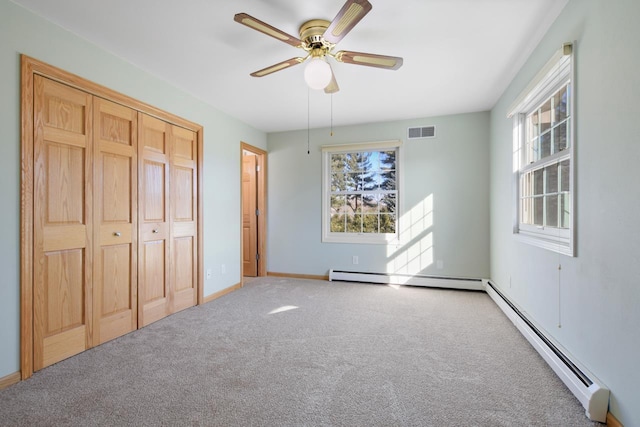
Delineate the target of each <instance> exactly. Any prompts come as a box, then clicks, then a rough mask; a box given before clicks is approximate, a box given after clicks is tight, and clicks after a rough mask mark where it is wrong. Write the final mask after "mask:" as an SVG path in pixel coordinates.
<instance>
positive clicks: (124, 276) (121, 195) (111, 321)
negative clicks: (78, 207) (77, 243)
mask: <svg viewBox="0 0 640 427" xmlns="http://www.w3.org/2000/svg"><path fill="white" fill-rule="evenodd" d="M93 117H94V119H93V128H94V132H93V134H94V173H95V177H94V188H95V190H94V206H95V209H94V222H93V223H94V238H93V241H94V263H93V270H94V274H93V314H94V323H93V340H94V345H97V344H102V343H103V342H105V341H109V340H111V339H113V338H116V337H119V336H121V335H124V334H126V333H128V332H131V331H134V330H136V329H137V327H138V318H137V315H138V301H137V299H138V298H137V289H138V286H137V277H138V274H137V273H138V271H137V253H136V250H137V249H136V248H137V245H136V243H137V239H138V236H137V223H138V218H137V216H138V198H137V182H138V179H137V173H138V164H137V158H138V156H137V148H138V147H137V139H138V129H137V112H136V111H135V110H132V109H131V108H127V107H124V106H122V105H118V104H115V103H113V102H110V101H106V100H104V99H101V98H97V97H95V98H94V103H93Z"/></svg>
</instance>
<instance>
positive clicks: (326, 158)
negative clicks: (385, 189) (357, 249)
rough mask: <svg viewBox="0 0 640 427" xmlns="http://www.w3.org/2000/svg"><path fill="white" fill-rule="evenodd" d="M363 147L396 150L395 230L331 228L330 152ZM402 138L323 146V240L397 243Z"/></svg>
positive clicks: (335, 152) (373, 149)
mask: <svg viewBox="0 0 640 427" xmlns="http://www.w3.org/2000/svg"><path fill="white" fill-rule="evenodd" d="M365 151H396V189H395V191H396V221H395V228H396V231H395V233H351V232H332V231H331V213H330V212H331V193H332V191H331V161H330V158H331V155H332V154H337V153H355V152H365ZM403 163H404V162H403V150H402V141H400V140H392V141H377V142H361V143H351V144H338V145H325V146H322V242H323V243H353V244H381V245H396V244H398V242H399V240H400V239H399V236H400V218H401V216H402V196H401V194H402V181H403V180H402V173H403Z"/></svg>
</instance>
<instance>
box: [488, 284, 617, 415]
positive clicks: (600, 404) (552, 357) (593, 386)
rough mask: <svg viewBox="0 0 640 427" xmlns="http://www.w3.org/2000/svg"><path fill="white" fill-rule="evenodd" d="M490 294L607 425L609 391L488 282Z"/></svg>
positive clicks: (561, 376) (582, 402)
mask: <svg viewBox="0 0 640 427" xmlns="http://www.w3.org/2000/svg"><path fill="white" fill-rule="evenodd" d="M486 291H487V294H489V296H490V297H491V299H493V301H494V302H495V303H496V304H497V305H498V307H500V309H501V310H502V311H503V312H504V313H505V314H506V315H507V317H508V318H509V319H510V320H511V322H513V324H514V325H515V326H516V328H518V330H520V333H522V335H523V336H524V337H525V338H526V339H527V341H529V343H530V344H531V345H532V346H533V348H535V349H536V351H537V352H538V353H539V354H540V355H541V356H542V358H543V359H544V360H545V361H546V362H547V364H548V365H549V366H550V367H551V369H553V371H554V372H555V373H556V375H558V377H559V378H560V379H561V380H562V382H564V383H565V385H566V386H567V387H568V388H569V390H571V392H572V393H573V394H574V396H576V398H577V399H578V400H579V401H580V403H581V404H582V406H584V409H585V413H586V415H587V417H588V418H590V419H591V420H594V421H598V422H601V423H606V422H607V411H608V409H609V389H607V388H606V387H605V386H604V385H603V384H602V383H601V382H600V381H599V380H598V379H597V378H595V376H593V375H592V374H591V373H589V372H587V371H586V369H584V368H579V367H578V366H576V364H575V363H574V362H572V361H571V359H569V357H567V356H566V355H565V354H564V352H562V351H561V350H560V349H559V348H558V347H557V346H556V345H554V344H553V343H552V342H551V341H550V340H549V339H548V338H547V337H546V336H545V335H544V334H543V333H542V332H541V331H540V330H539V329H538V328H536V327H535V325H534V324H533V323H532V322H531V321H530V320H529V319H527V318H526V316H525V315H524V314H523V313H522V312H521V311H520V310H519V309H518V308H517V307H516V306H515V305H514V304H513V303H511V301H509V300H508V299H507V298H506V297H505V296H504V295H503V294H502V293H501V292H500V291H499V290H498V289H496V287H495V286H494V285H493V284H492V283H491V281H488V282H487V286H486Z"/></svg>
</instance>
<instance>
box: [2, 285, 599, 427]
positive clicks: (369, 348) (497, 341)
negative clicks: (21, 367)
mask: <svg viewBox="0 0 640 427" xmlns="http://www.w3.org/2000/svg"><path fill="white" fill-rule="evenodd" d="M0 425H3V426H64V425H74V426H93V425H101V426H120V425H136V426H160V425H166V426H182V425H186V426H200V425H211V426H593V425H599V424H597V423H591V422H590V421H589V420H588V419H587V418H586V417H585V415H584V410H583V408H582V406H581V405H580V404H579V402H578V401H577V400H576V399H575V397H574V396H573V395H572V394H571V393H570V392H569V391H568V390H567V389H566V387H565V386H564V384H562V382H561V381H560V380H559V379H558V378H557V377H556V376H555V374H554V373H553V372H552V371H551V369H550V368H549V367H548V366H547V365H546V364H545V363H544V361H543V360H542V359H541V358H540V357H539V355H538V354H537V353H536V352H535V351H534V350H533V349H532V348H531V347H530V345H529V344H528V343H527V342H526V341H525V340H524V338H523V337H522V336H521V335H520V334H519V332H518V331H517V330H516V329H515V327H514V326H513V325H512V324H511V323H510V321H509V320H508V319H507V318H506V317H505V316H504V315H503V313H502V312H501V311H500V310H499V309H498V308H497V307H496V306H495V305H494V303H493V302H492V301H491V300H490V298H489V297H488V296H487V295H486V294H484V293H482V292H467V291H452V290H441V289H427V288H411V287H401V288H392V287H389V286H382V285H367V284H353V283H338V282H332V283H329V282H322V281H313V280H292V279H282V278H260V279H255V280H252V281H250V282H249V283H248V284H247V285H246V286H245V287H244V288H242V289H240V290H238V291H236V292H233V293H231V294H229V295H227V296H225V297H223V298H220V299H218V300H215V301H213V302H211V303H208V304H205V305H203V306H200V307H194V308H191V309H188V310H185V311H183V312H181V313H178V314H175V315H173V316H170V317H169V318H166V319H163V320H161V321H159V322H156V323H154V324H152V325H150V326H148V327H145V328H143V329H141V330H139V331H137V332H133V333H131V334H129V335H127V336H124V337H121V338H119V339H116V340H114V341H111V342H109V343H106V344H104V345H102V346H99V347H96V348H94V349H91V350H89V351H86V352H84V353H82V354H80V355H78V356H75V357H72V358H70V359H67V360H65V361H63V362H60V363H58V364H56V365H54V366H51V367H49V368H46V369H43V370H42V371H40V372H37V373H36V374H35V375H34V376H33V377H32V378H31V379H29V380H27V381H23V382H21V383H19V384H17V385H15V386H12V387H10V388H8V389H5V390H3V391H0Z"/></svg>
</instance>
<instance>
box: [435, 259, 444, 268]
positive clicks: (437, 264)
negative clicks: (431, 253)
mask: <svg viewBox="0 0 640 427" xmlns="http://www.w3.org/2000/svg"><path fill="white" fill-rule="evenodd" d="M436 268H437V269H438V270H442V269H443V268H444V262H442V260H441V259H439V260H437V261H436Z"/></svg>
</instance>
